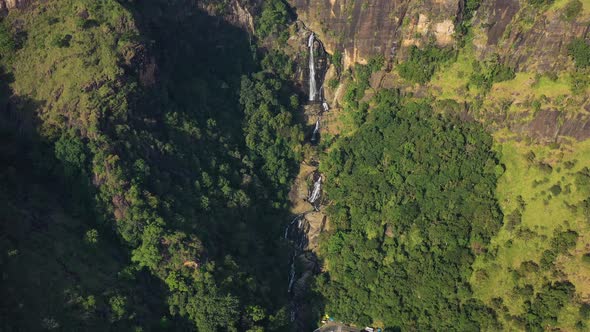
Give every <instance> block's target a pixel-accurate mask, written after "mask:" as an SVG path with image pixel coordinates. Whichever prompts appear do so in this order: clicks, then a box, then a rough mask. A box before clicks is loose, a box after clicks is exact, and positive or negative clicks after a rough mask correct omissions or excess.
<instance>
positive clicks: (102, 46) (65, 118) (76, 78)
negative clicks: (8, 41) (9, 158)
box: [7, 0, 136, 135]
mask: <svg viewBox="0 0 590 332" xmlns="http://www.w3.org/2000/svg"><path fill="white" fill-rule="evenodd" d="M85 12H86V13H88V18H87V19H83V16H84V13H85ZM7 20H8V23H9V24H11V25H14V24H15V22H19V24H20V25H22V26H23V27H24V28H25V31H26V32H27V37H26V40H27V41H26V42H25V43H23V48H22V49H20V50H18V51H17V52H16V54H15V59H13V61H10V66H11V67H12V72H13V73H14V76H15V82H14V84H12V89H13V90H14V93H15V94H16V95H23V96H24V95H26V96H28V97H29V98H31V99H32V100H33V101H44V104H43V105H42V106H43V107H44V108H45V109H47V110H49V111H47V112H42V113H41V119H42V120H43V124H44V127H43V129H45V130H44V134H50V135H51V134H52V133H53V132H54V129H52V128H55V127H58V128H60V127H63V126H66V127H70V126H72V125H73V124H74V123H76V122H77V123H78V124H79V125H78V126H76V127H85V128H91V131H92V128H94V126H96V121H97V118H98V117H100V116H101V115H100V114H96V113H95V114H92V112H96V111H95V110H94V111H93V110H92V109H93V105H91V98H92V97H91V96H92V94H97V95H98V96H100V97H105V96H108V95H110V94H112V93H113V89H114V86H116V85H117V83H116V81H117V79H119V78H120V77H121V76H122V75H123V69H122V68H121V65H120V64H119V63H118V62H119V59H120V57H121V56H120V54H122V53H124V51H125V49H128V48H130V47H131V45H132V42H131V39H133V38H135V36H136V32H134V27H133V25H132V23H131V22H133V19H132V17H131V16H130V14H129V13H128V12H127V11H126V10H125V9H124V8H123V7H121V6H120V5H118V4H116V3H115V2H112V1H100V2H93V1H87V0H64V1H59V2H55V1H54V2H47V3H45V4H44V5H43V6H39V7H34V9H33V10H23V11H15V12H11V14H10V15H9V16H8V17H7ZM98 22H101V23H100V24H99V23H98ZM70 38H71V39H70ZM68 39H69V41H67V40H68ZM60 41H63V44H61V46H57V45H58V44H59V43H60ZM66 41H67V42H66ZM39 82H43V84H39ZM93 84H94V86H99V87H100V88H99V89H98V90H97V91H93V90H94V86H92V85H93ZM85 87H88V88H85ZM56 91H61V93H59V94H58V93H56ZM94 108H95V107H94ZM54 110H62V111H61V112H56V111H54Z"/></svg>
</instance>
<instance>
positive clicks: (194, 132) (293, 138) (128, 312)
mask: <svg viewBox="0 0 590 332" xmlns="http://www.w3.org/2000/svg"><path fill="white" fill-rule="evenodd" d="M2 27H3V29H2V38H1V40H2V59H1V61H2V65H3V67H4V68H5V69H6V71H7V72H8V75H9V76H10V77H11V82H10V86H9V88H10V90H11V91H10V92H9V93H7V95H11V96H10V100H9V103H10V106H9V107H8V108H7V109H5V110H4V112H6V113H9V114H7V116H6V121H7V127H8V128H10V129H11V130H12V131H13V132H16V133H18V134H17V135H16V136H15V137H16V138H15V139H16V140H27V139H30V137H38V139H36V140H35V142H38V143H35V144H42V145H43V146H46V147H47V151H48V152H46V153H48V156H49V157H50V158H55V159H57V161H58V162H59V164H60V165H62V166H61V167H63V172H64V180H63V182H61V183H60V185H59V186H57V188H59V189H56V188H53V189H51V186H47V187H46V189H39V190H40V194H39V195H43V193H47V194H45V195H51V194H50V193H51V192H52V190H53V191H57V192H56V194H60V195H63V200H65V201H66V202H67V204H68V205H70V204H71V205H72V206H74V207H75V208H76V209H83V211H80V213H81V215H80V218H79V220H81V221H80V222H78V223H82V221H84V222H83V223H82V224H83V225H86V224H88V225H94V224H96V225H98V226H97V227H96V228H93V230H92V232H91V233H89V235H88V236H90V237H92V238H95V237H98V238H102V237H103V236H105V235H104V234H103V232H107V233H108V232H109V231H108V230H109V229H113V230H115V231H116V233H117V234H118V237H119V239H120V245H121V248H122V249H123V252H124V254H122V255H121V256H120V257H113V258H111V260H112V262H111V263H109V264H111V265H112V267H110V268H109V269H110V270H111V271H114V272H112V273H111V275H108V276H105V278H106V279H104V278H103V279H102V280H100V279H99V281H96V283H104V284H110V283H111V279H109V278H115V279H116V275H117V273H118V272H117V271H118V270H122V271H123V270H124V273H127V274H129V278H140V277H141V276H142V275H144V274H146V273H151V275H153V276H155V277H156V278H157V279H158V280H159V283H160V284H163V285H164V286H162V285H160V284H158V287H157V288H158V289H159V291H155V293H156V294H159V296H158V295H154V296H155V297H158V300H157V303H158V305H159V306H158V307H157V308H156V309H158V310H161V309H162V307H169V309H170V310H169V313H168V314H164V313H162V312H157V311H154V312H151V313H149V314H148V315H149V316H150V319H154V320H156V321H157V320H159V319H160V317H164V318H163V319H164V320H168V319H170V318H166V317H169V316H170V314H177V316H179V317H185V318H187V319H190V320H192V321H193V324H194V326H196V327H197V328H198V329H199V330H202V331H211V330H215V329H223V330H244V329H248V328H261V326H264V325H266V326H270V327H271V328H273V329H279V328H280V327H281V326H284V325H286V324H287V323H288V317H287V315H288V313H287V308H286V303H287V296H286V289H285V287H284V284H285V282H284V281H283V280H284V271H285V270H286V269H287V267H286V266H287V264H288V261H287V260H284V259H283V258H284V257H287V253H286V251H285V248H283V245H282V244H281V243H280V242H279V241H278V239H279V238H280V237H279V236H278V234H281V233H282V232H281V220H282V218H284V217H285V216H286V213H285V210H284V209H285V207H286V192H287V190H288V179H289V177H290V174H291V173H292V172H293V171H294V165H295V161H296V160H297V158H298V152H297V151H298V150H299V148H298V146H299V144H300V140H301V139H302V135H301V133H300V127H299V126H297V125H294V123H293V120H292V115H291V113H292V112H293V111H294V107H297V103H295V104H293V103H292V102H291V99H292V98H291V96H292V94H293V93H294V92H293V91H291V90H290V89H287V88H286V84H287V83H286V82H285V81H284V79H282V78H281V77H282V76H284V75H283V74H282V73H281V71H280V70H275V69H274V68H270V67H269V66H266V67H264V68H263V67H262V66H261V65H260V63H275V62H276V61H274V60H272V57H273V55H272V54H271V55H269V56H268V57H266V58H264V57H262V56H260V58H259V55H258V54H257V50H256V47H253V48H251V47H250V44H249V42H248V36H247V35H246V33H245V32H243V31H242V30H240V29H238V28H235V27H232V26H230V25H228V24H227V23H225V22H224V21H222V20H221V19H219V18H214V17H210V16H207V15H206V14H204V13H202V12H200V11H198V10H196V8H191V7H190V6H187V3H186V2H184V1H173V2H169V1H155V2H150V3H149V4H142V5H137V6H136V5H132V4H130V5H128V6H127V7H125V6H123V5H122V4H120V3H118V2H116V1H103V2H94V1H85V0H68V1H48V2H43V3H37V4H34V5H32V6H31V7H29V8H27V9H24V10H22V11H21V10H15V11H12V12H11V13H10V14H9V15H8V16H7V17H6V18H5V19H3V21H2ZM262 60H264V61H262ZM257 71H260V73H258V74H256V72H257ZM258 110H260V111H258ZM21 136H22V137H21ZM22 152H23V151H20V152H19V153H22ZM6 158H9V156H6ZM39 163H40V164H41V166H42V167H50V165H49V164H48V163H49V161H45V160H40V161H39ZM45 180H46V178H45V177H43V181H45ZM6 195H10V192H7V193H6ZM34 195H37V194H34ZM60 197H61V196H60ZM44 202H45V201H39V204H43V203H44ZM46 204H47V205H51V204H50V203H48V202H47V203H46ZM24 208H25V207H23V209H24ZM9 211H10V210H7V211H6V212H7V213H8V212H9ZM55 213H57V212H55ZM53 214H54V213H53V212H52V213H51V214H50V215H53ZM8 216H9V214H7V215H6V218H7V219H4V222H5V223H6V226H7V227H9V228H10V227H14V225H13V223H15V222H16V220H11V219H10V218H8ZM44 217H47V218H49V215H47V216H44ZM59 219H60V221H59V222H56V223H57V224H56V225H55V226H54V227H52V228H51V231H52V232H53V231H55V232H57V233H56V234H55V235H51V236H55V237H61V238H62V239H60V242H61V241H67V239H68V238H69V237H71V236H78V235H76V233H74V234H70V233H71V232H70V231H67V230H61V228H60V227H65V226H61V225H62V224H64V225H66V224H67V223H68V221H67V220H69V218H67V217H64V218H63V220H64V221H61V218H59ZM72 222H74V221H72ZM77 227H81V228H82V229H83V228H84V227H86V226H82V225H80V226H77ZM54 229H55V230H54ZM39 232H40V233H41V234H40V235H39V236H49V235H48V234H46V232H44V231H43V230H39ZM51 234H53V233H51ZM34 235H35V234H34ZM35 236H36V235H35ZM82 238H83V235H80V236H79V239H78V240H77V241H71V242H69V243H68V245H69V246H70V247H71V249H69V250H71V251H74V252H75V251H80V252H81V254H82V253H84V252H87V251H89V250H90V249H88V248H86V247H87V246H91V245H87V244H86V243H84V241H82ZM32 241H34V239H33V238H32V237H30V236H25V237H22V236H21V237H19V238H15V239H13V241H12V242H10V243H11V245H10V246H8V248H7V251H6V252H4V253H3V255H8V256H10V257H9V258H8V259H10V262H11V264H12V265H11V266H13V265H15V266H16V265H18V264H19V261H21V260H22V261H23V262H22V263H21V264H25V260H26V259H27V256H26V255H27V254H29V252H28V251H33V252H34V253H36V254H38V252H37V251H36V250H35V249H34V247H33V249H28V251H27V249H26V248H31V246H32V243H33V242H32ZM105 245H106V243H105ZM113 245H114V244H113ZM39 250H42V248H39ZM19 252H21V253H23V254H22V255H19V254H18V253H19ZM50 253H51V252H49V253H47V254H49V255H50ZM3 257H4V256H3ZM97 258H98V257H97ZM107 258H108V257H107ZM56 259H58V260H59V259H61V260H63V261H64V264H75V261H72V262H70V260H71V259H69V258H60V256H59V254H58V257H57V258H56ZM105 259H106V258H105ZM28 264H30V266H33V267H34V268H33V271H36V273H38V274H49V273H51V272H52V269H54V267H52V266H51V265H49V266H46V265H39V266H36V265H33V264H32V262H29V263H28ZM126 265H129V267H126ZM27 266H29V265H27ZM105 268H107V267H106V266H105ZM67 269H68V268H67V267H64V271H69V270H67ZM70 269H71V270H73V271H75V272H74V273H76V269H75V268H74V267H72V268H70ZM82 269H83V267H82ZM33 271H32V273H33ZM61 273H62V274H63V273H65V272H61ZM79 273H80V274H81V275H80V276H79V278H80V279H85V280H86V279H89V278H90V274H92V271H85V272H83V273H82V272H79ZM107 274H108V272H107ZM11 276H12V275H11ZM12 277H16V275H14V276H12ZM98 277H101V276H100V275H99V276H98ZM25 281H26V279H25V280H23V282H25ZM86 281H88V282H93V281H91V280H86ZM30 282H33V283H34V282H35V281H34V279H33V281H30ZM112 282H113V283H115V281H112ZM151 282H152V283H156V284H157V282H156V281H151ZM42 285H43V286H49V284H42ZM91 286H92V287H88V288H87V289H83V290H82V291H78V292H77V293H76V294H74V295H72V296H76V299H75V301H78V299H77V297H80V296H82V297H83V299H85V301H86V300H87V299H88V298H89V297H94V299H98V298H99V296H101V300H100V301H103V302H105V301H111V302H113V301H115V302H116V303H115V302H113V303H114V304H113V303H111V307H112V306H117V309H116V311H117V312H116V315H117V318H116V320H123V321H128V323H121V324H122V325H121V326H122V329H123V330H125V329H127V327H129V324H132V323H131V322H136V323H137V324H138V325H139V326H140V327H142V328H143V329H151V328H154V327H153V326H152V325H153V324H152V323H150V321H149V320H142V319H139V318H138V317H137V315H138V314H136V313H135V312H134V311H133V310H132V309H131V308H130V307H129V308H128V307H127V306H126V303H127V302H131V301H132V299H131V298H130V297H128V298H126V297H125V296H124V295H121V296H119V295H117V294H118V293H117V292H116V286H115V285H113V286H112V287H113V290H112V293H113V295H112V296H111V295H109V296H111V298H108V297H106V296H107V295H104V294H103V291H102V290H100V291H99V289H97V287H98V285H96V284H93V285H91ZM82 287H83V285H82ZM137 287H142V284H139V283H138V284H137ZM11 289H12V293H11V294H12V295H11V299H12V300H14V301H17V300H18V299H19V298H21V297H24V296H28V297H30V296H32V295H31V294H29V293H25V294H22V293H19V291H24V290H26V289H27V288H26V287H13V288H11ZM142 291H143V292H149V291H150V289H149V285H145V287H144V288H142ZM125 293H131V294H133V289H132V288H129V289H126V290H125ZM103 296H104V297H105V299H104V300H102V297H103ZM113 296H114V297H113ZM117 296H119V297H117ZM72 301H74V300H72ZM80 301H82V300H80ZM96 301H99V300H96ZM117 301H118V302H117ZM126 301H127V302H126ZM56 302H57V303H58V302H59V301H57V300H53V302H52V303H56ZM40 303H41V302H40ZM107 303H109V302H107ZM101 305H102V304H101ZM61 307H63V306H60V305H55V306H53V309H52V310H53V311H54V312H53V313H51V315H49V314H48V316H47V317H44V316H42V317H41V316H40V317H39V319H37V320H31V321H26V322H25V321H22V320H15V319H11V317H12V315H13V314H9V313H6V315H5V316H4V317H3V319H2V321H3V324H6V326H5V327H6V328H7V329H21V328H25V327H26V326H37V328H39V326H40V324H42V323H43V321H42V320H44V319H45V318H47V319H50V320H51V324H53V325H55V326H62V327H63V326H69V325H66V324H69V323H67V322H64V320H66V319H67V317H68V316H66V315H70V314H71V313H69V311H67V310H66V309H64V312H60V311H59V309H58V308H61ZM11 310H13V311H10V312H14V310H16V312H17V313H18V315H20V316H23V317H24V316H27V313H28V311H29V310H34V307H29V306H27V307H24V306H18V305H16V307H15V308H12V309H11ZM101 310H102V309H101ZM105 310H106V309H105ZM105 310H102V311H103V314H104V315H107V312H108V311H105ZM113 310H115V309H113ZM166 311H168V310H165V311H164V312H166ZM3 313H4V311H3ZM40 314H42V313H40ZM3 315H4V314H3ZM80 315H82V316H83V317H82V316H81V317H78V320H82V321H85V322H86V323H85V324H88V325H92V323H91V322H92V321H91V319H93V318H92V316H88V317H86V316H84V315H85V314H80ZM99 317H100V316H99ZM35 324H36V325H35ZM43 324H44V323H43ZM94 327H96V328H97V329H99V328H100V325H96V326H94Z"/></svg>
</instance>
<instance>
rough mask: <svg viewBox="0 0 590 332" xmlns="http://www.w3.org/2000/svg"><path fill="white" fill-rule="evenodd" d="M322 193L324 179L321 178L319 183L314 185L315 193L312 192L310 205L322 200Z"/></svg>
mask: <svg viewBox="0 0 590 332" xmlns="http://www.w3.org/2000/svg"><path fill="white" fill-rule="evenodd" d="M321 191H322V177H321V176H320V177H319V178H318V179H317V181H316V182H315V183H314V184H313V191H312V192H311V196H309V199H308V201H309V202H310V203H314V202H315V201H317V199H318V198H320V193H321Z"/></svg>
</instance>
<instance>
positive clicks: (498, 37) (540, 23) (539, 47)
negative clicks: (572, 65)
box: [473, 0, 590, 72]
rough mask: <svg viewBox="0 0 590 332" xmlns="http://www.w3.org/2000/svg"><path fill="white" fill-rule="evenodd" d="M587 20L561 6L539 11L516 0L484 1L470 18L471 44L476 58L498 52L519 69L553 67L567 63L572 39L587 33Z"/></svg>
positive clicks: (537, 69)
mask: <svg viewBox="0 0 590 332" xmlns="http://www.w3.org/2000/svg"><path fill="white" fill-rule="evenodd" d="M580 14H581V13H580ZM589 23H590V19H589V18H588V17H587V16H585V15H578V17H577V18H575V19H567V18H566V17H565V16H564V10H563V9H548V10H546V11H543V10H540V9H537V8H533V7H531V6H527V5H521V4H520V3H519V1H518V0H492V1H485V2H483V4H482V6H481V7H480V10H479V11H478V13H477V14H476V16H475V18H474V24H473V25H474V28H475V30H476V32H477V33H475V38H474V45H475V47H476V49H477V53H478V55H479V56H480V58H484V57H485V56H487V55H490V54H493V53H498V54H500V55H503V57H504V58H505V62H506V64H508V65H510V66H512V67H515V68H516V69H517V70H519V71H533V70H534V71H537V72H547V71H556V70H561V69H564V68H565V66H566V65H567V64H568V55H567V45H568V44H569V43H570V42H571V41H572V39H574V38H577V37H585V36H588V33H589V31H590V24H589Z"/></svg>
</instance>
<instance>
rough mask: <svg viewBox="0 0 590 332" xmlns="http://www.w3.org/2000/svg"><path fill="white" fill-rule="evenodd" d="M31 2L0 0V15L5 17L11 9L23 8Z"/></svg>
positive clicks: (26, 0)
mask: <svg viewBox="0 0 590 332" xmlns="http://www.w3.org/2000/svg"><path fill="white" fill-rule="evenodd" d="M32 2H33V0H0V15H5V14H6V13H8V11H9V10H11V9H15V8H24V7H26V6H28V5H30V4H31V3H32Z"/></svg>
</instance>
